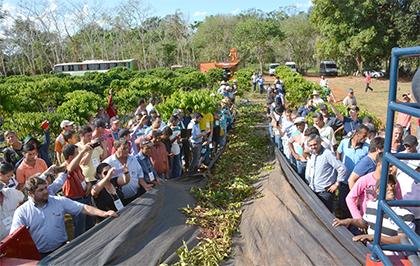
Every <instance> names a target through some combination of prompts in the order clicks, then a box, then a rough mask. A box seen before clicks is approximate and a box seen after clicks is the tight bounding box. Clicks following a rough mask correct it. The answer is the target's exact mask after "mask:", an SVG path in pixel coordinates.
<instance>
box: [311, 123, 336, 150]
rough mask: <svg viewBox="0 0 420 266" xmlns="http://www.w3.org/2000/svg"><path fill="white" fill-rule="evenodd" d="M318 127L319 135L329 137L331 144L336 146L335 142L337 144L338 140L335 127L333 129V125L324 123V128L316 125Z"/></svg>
mask: <svg viewBox="0 0 420 266" xmlns="http://www.w3.org/2000/svg"><path fill="white" fill-rule="evenodd" d="M316 128H317V129H318V131H319V135H320V136H321V137H324V138H326V139H328V140H329V142H330V143H331V145H333V146H334V145H335V144H337V141H336V140H335V133H334V129H332V127H330V126H327V125H324V127H323V128H319V127H316Z"/></svg>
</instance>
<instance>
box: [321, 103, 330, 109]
mask: <svg viewBox="0 0 420 266" xmlns="http://www.w3.org/2000/svg"><path fill="white" fill-rule="evenodd" d="M319 109H320V110H327V109H328V108H327V106H326V105H325V104H323V103H321V104H320V105H319Z"/></svg>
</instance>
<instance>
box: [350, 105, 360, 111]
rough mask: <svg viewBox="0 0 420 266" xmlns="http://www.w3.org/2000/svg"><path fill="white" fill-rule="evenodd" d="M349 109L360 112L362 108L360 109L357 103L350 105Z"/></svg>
mask: <svg viewBox="0 0 420 266" xmlns="http://www.w3.org/2000/svg"><path fill="white" fill-rule="evenodd" d="M347 110H348V111H350V110H353V111H356V112H359V110H360V109H359V106H357V105H350V106H349V108H347Z"/></svg>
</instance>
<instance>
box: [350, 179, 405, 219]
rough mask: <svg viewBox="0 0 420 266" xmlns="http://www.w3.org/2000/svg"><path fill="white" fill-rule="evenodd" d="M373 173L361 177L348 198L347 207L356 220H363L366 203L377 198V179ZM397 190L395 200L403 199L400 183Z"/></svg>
mask: <svg viewBox="0 0 420 266" xmlns="http://www.w3.org/2000/svg"><path fill="white" fill-rule="evenodd" d="M373 173H374V172H372V173H369V174H367V175H364V176H362V177H360V178H359V179H358V180H357V181H356V183H355V184H354V186H353V188H352V189H351V190H350V193H349V194H348V195H347V197H346V203H347V207H348V208H349V210H350V213H351V216H352V217H353V218H354V219H361V218H362V217H363V214H365V212H366V203H367V202H368V201H370V200H374V199H375V198H376V179H375V177H373ZM395 190H396V191H395V198H396V199H402V195H401V188H400V185H399V184H398V183H397V185H396V189H395Z"/></svg>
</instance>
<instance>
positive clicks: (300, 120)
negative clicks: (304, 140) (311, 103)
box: [293, 117, 305, 124]
mask: <svg viewBox="0 0 420 266" xmlns="http://www.w3.org/2000/svg"><path fill="white" fill-rule="evenodd" d="M293 123H294V124H300V123H305V118H303V117H296V119H295V121H293Z"/></svg>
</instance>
